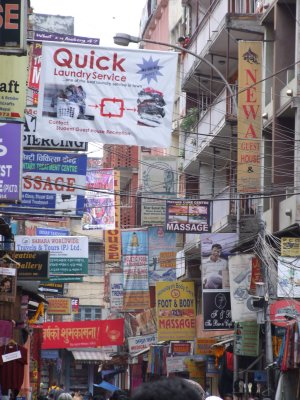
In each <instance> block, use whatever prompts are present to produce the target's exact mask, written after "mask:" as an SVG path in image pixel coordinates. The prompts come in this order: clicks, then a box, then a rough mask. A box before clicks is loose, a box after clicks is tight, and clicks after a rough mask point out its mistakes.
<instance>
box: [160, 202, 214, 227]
mask: <svg viewBox="0 0 300 400" xmlns="http://www.w3.org/2000/svg"><path fill="white" fill-rule="evenodd" d="M210 230H211V226H210V201H207V200H167V201H166V231H167V232H178V233H203V232H210Z"/></svg>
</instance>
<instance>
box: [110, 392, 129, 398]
mask: <svg viewBox="0 0 300 400" xmlns="http://www.w3.org/2000/svg"><path fill="white" fill-rule="evenodd" d="M128 399H129V397H128V396H127V393H126V392H124V391H123V390H116V391H114V392H113V394H112V395H111V396H110V400H128Z"/></svg>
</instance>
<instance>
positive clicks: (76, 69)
mask: <svg viewBox="0 0 300 400" xmlns="http://www.w3.org/2000/svg"><path fill="white" fill-rule="evenodd" d="M177 58H178V54H177V53H174V52H162V51H161V52H159V51H145V50H128V49H126V50H124V49H121V48H111V49H110V48H100V47H87V46H79V45H71V44H70V45H69V44H68V45H66V44H65V43H64V45H63V46H62V45H61V44H60V43H44V44H43V52H42V68H41V80H40V91H39V104H38V118H37V134H40V135H43V136H46V137H47V138H51V139H58V138H60V139H61V138H63V139H67V140H74V141H82V140H84V141H89V142H102V143H112V144H126V145H141V146H148V147H168V146H170V144H171V129H172V111H173V100H174V91H175V86H176V85H175V79H176V67H177Z"/></svg>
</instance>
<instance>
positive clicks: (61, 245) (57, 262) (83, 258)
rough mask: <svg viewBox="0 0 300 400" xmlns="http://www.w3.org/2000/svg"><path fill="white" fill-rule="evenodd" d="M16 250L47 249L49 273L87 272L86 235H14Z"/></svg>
mask: <svg viewBox="0 0 300 400" xmlns="http://www.w3.org/2000/svg"><path fill="white" fill-rule="evenodd" d="M15 248H16V250H17V251H48V252H49V254H50V265H49V274H50V275H86V274H87V273H88V237H87V236H47V237H46V236H23V235H16V236H15Z"/></svg>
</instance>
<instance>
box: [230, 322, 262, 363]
mask: <svg viewBox="0 0 300 400" xmlns="http://www.w3.org/2000/svg"><path fill="white" fill-rule="evenodd" d="M234 334H235V340H234V354H236V355H238V356H250V357H257V356H258V355H259V325H257V323H256V321H251V322H237V323H235V324H234Z"/></svg>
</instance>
